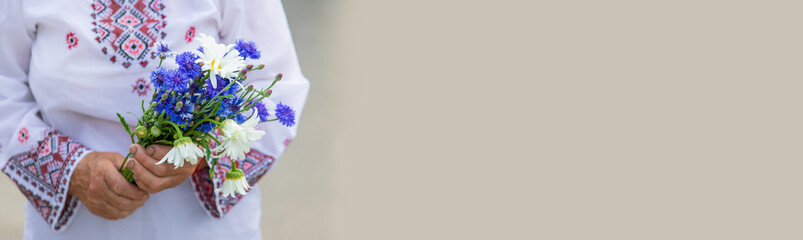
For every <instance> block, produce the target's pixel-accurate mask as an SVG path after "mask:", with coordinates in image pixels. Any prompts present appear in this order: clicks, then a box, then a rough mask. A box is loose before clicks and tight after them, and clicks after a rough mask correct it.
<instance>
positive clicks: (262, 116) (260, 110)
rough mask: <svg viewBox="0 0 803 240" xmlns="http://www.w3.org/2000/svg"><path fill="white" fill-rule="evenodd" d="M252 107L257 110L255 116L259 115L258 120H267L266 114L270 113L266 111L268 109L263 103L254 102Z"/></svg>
mask: <svg viewBox="0 0 803 240" xmlns="http://www.w3.org/2000/svg"><path fill="white" fill-rule="evenodd" d="M254 108H255V109H256V111H257V116H259V122H265V121H268V116H270V113H269V112H268V109H267V108H265V104H264V103H262V102H256V103H255V104H254Z"/></svg>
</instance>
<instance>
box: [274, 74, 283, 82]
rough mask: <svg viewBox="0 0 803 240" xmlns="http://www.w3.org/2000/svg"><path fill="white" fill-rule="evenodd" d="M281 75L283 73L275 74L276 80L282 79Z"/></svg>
mask: <svg viewBox="0 0 803 240" xmlns="http://www.w3.org/2000/svg"><path fill="white" fill-rule="evenodd" d="M282 76H283V75H282V74H281V73H279V74H276V81H279V80H282Z"/></svg>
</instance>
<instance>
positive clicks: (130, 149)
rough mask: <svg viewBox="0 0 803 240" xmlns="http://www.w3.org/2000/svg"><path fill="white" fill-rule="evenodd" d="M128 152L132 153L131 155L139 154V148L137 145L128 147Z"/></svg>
mask: <svg viewBox="0 0 803 240" xmlns="http://www.w3.org/2000/svg"><path fill="white" fill-rule="evenodd" d="M128 152H130V153H131V155H134V154H137V146H136V145H135V144H131V146H128Z"/></svg>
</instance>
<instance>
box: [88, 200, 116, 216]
mask: <svg viewBox="0 0 803 240" xmlns="http://www.w3.org/2000/svg"><path fill="white" fill-rule="evenodd" d="M86 209H87V210H89V212H91V213H92V214H95V216H98V217H102V218H104V219H108V220H117V219H119V217H118V214H116V213H117V212H118V211H117V210H115V209H114V208H113V207H112V206H110V205H109V204H107V203H106V202H102V203H99V204H95V205H86Z"/></svg>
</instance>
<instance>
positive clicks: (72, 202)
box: [3, 130, 87, 230]
mask: <svg viewBox="0 0 803 240" xmlns="http://www.w3.org/2000/svg"><path fill="white" fill-rule="evenodd" d="M86 151H87V149H86V148H85V147H84V146H82V145H80V144H78V143H77V142H75V141H74V140H73V139H71V138H69V137H67V136H63V135H61V134H60V133H59V132H58V131H55V130H48V131H47V132H45V138H44V140H42V141H41V142H39V145H38V146H37V147H34V148H33V149H31V150H30V151H28V152H22V153H19V154H16V155H14V156H12V157H11V158H10V159H9V161H8V164H6V166H4V167H3V172H4V173H5V174H7V175H8V176H9V178H11V180H12V181H13V182H14V183H15V184H16V185H17V187H18V188H19V189H20V191H21V192H22V194H24V195H25V197H26V198H28V201H30V202H31V204H32V205H33V206H34V208H36V210H37V211H38V212H39V213H40V214H41V215H42V217H44V219H45V221H46V222H47V223H48V224H50V226H51V227H53V229H55V230H58V229H60V228H61V227H62V226H64V225H65V224H66V223H67V222H68V220H69V219H70V217H71V216H72V213H73V210H74V208H75V206H76V205H77V204H78V199H76V198H73V197H72V196H70V195H69V194H67V188H68V187H69V180H70V177H71V176H72V171H73V169H74V168H75V166H76V165H77V164H78V160H80V159H78V158H79V157H81V156H83V154H84V153H85V152H86Z"/></svg>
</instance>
